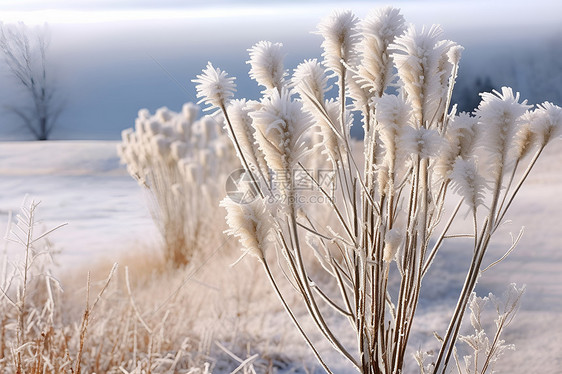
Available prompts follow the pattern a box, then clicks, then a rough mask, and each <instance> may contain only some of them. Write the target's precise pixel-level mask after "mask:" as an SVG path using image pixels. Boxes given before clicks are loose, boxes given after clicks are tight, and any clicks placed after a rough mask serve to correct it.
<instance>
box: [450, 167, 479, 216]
mask: <svg viewBox="0 0 562 374" xmlns="http://www.w3.org/2000/svg"><path fill="white" fill-rule="evenodd" d="M451 182H452V187H453V190H454V191H455V192H457V193H458V194H459V195H460V196H461V197H463V198H464V202H465V203H466V204H467V205H468V206H469V207H470V209H471V210H472V211H476V209H477V208H478V206H480V205H482V204H484V197H485V195H484V192H485V190H486V187H487V184H486V180H485V179H484V177H482V175H480V174H479V173H478V169H477V166H476V161H475V160H474V159H469V160H463V159H462V158H457V160H456V161H455V164H454V166H453V171H452V172H451Z"/></svg>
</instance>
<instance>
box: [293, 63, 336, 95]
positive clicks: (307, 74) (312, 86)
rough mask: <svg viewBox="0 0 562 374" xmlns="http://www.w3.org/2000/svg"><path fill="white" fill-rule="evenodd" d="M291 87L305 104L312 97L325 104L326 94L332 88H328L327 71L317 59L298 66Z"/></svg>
mask: <svg viewBox="0 0 562 374" xmlns="http://www.w3.org/2000/svg"><path fill="white" fill-rule="evenodd" d="M291 85H292V86H293V87H294V89H295V91H296V92H297V93H298V94H299V95H300V97H301V99H302V100H303V102H307V101H308V100H306V98H307V97H310V98H314V99H315V100H316V101H317V102H318V103H323V102H324V94H325V93H326V92H327V91H328V90H329V89H330V88H331V87H329V86H328V77H327V75H326V70H325V69H324V67H322V65H321V64H320V63H319V62H318V61H317V60H316V59H312V60H305V61H304V62H302V63H300V64H299V65H298V66H297V68H296V69H295V72H294V73H293V77H292V79H291Z"/></svg>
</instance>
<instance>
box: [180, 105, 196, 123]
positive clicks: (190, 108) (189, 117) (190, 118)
mask: <svg viewBox="0 0 562 374" xmlns="http://www.w3.org/2000/svg"><path fill="white" fill-rule="evenodd" d="M181 112H182V114H183V116H184V117H185V120H186V121H187V122H188V123H190V124H191V123H193V122H195V120H196V119H197V117H199V105H196V104H194V103H185V104H183V106H182V108H181Z"/></svg>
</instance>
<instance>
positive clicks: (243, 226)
mask: <svg viewBox="0 0 562 374" xmlns="http://www.w3.org/2000/svg"><path fill="white" fill-rule="evenodd" d="M220 206H222V207H224V208H225V209H226V223H227V224H228V226H229V227H230V229H228V230H227V231H226V233H227V234H229V235H232V236H235V237H237V238H238V240H239V241H240V243H241V244H242V246H243V247H244V250H245V251H246V253H248V254H250V255H252V256H254V257H256V258H257V259H258V260H259V261H263V259H264V252H265V250H266V247H267V244H268V242H269V236H270V224H269V217H268V213H267V210H266V207H265V203H264V200H263V199H260V198H256V199H255V200H254V201H252V202H250V203H248V204H238V203H235V202H234V201H232V200H231V199H229V198H225V199H223V200H222V201H221V203H220Z"/></svg>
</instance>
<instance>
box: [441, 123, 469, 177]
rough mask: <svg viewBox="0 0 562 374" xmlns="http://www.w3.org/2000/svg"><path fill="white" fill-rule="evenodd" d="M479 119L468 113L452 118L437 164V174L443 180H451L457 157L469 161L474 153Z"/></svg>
mask: <svg viewBox="0 0 562 374" xmlns="http://www.w3.org/2000/svg"><path fill="white" fill-rule="evenodd" d="M477 123H478V117H473V116H471V115H470V114H468V113H464V112H463V113H460V114H459V115H456V116H454V117H452V118H451V119H450V121H449V126H448V127H447V131H446V132H445V139H444V140H445V143H444V144H443V146H442V148H441V150H440V152H439V154H438V156H437V162H436V163H435V168H434V170H435V173H436V175H437V177H438V178H440V179H441V180H446V179H448V178H449V173H450V172H451V170H453V164H454V163H455V160H456V159H457V157H459V156H460V157H461V158H463V159H468V158H469V157H471V156H472V154H473V151H474V143H475V140H476V127H477V126H476V124H477Z"/></svg>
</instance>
